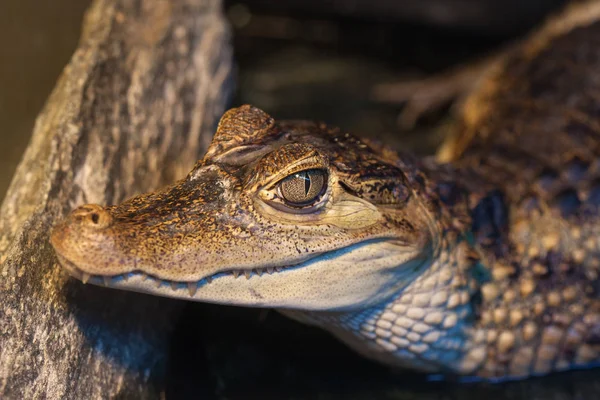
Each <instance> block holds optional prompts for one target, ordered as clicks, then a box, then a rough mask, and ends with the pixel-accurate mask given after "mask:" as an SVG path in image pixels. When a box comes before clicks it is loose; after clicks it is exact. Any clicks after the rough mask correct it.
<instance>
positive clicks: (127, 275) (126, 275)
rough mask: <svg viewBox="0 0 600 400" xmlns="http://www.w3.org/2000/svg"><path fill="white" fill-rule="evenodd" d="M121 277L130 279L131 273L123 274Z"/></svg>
mask: <svg viewBox="0 0 600 400" xmlns="http://www.w3.org/2000/svg"><path fill="white" fill-rule="evenodd" d="M121 278H123V280H124V281H126V280H127V279H129V274H123V275H121Z"/></svg>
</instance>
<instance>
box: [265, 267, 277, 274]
mask: <svg viewBox="0 0 600 400" xmlns="http://www.w3.org/2000/svg"><path fill="white" fill-rule="evenodd" d="M267 272H268V273H269V275H271V274H272V273H273V272H275V269H274V268H273V267H267Z"/></svg>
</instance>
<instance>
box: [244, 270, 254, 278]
mask: <svg viewBox="0 0 600 400" xmlns="http://www.w3.org/2000/svg"><path fill="white" fill-rule="evenodd" d="M244 275H246V279H250V275H252V271H248V270H246V271H244Z"/></svg>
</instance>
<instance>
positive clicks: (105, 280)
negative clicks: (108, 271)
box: [102, 276, 112, 286]
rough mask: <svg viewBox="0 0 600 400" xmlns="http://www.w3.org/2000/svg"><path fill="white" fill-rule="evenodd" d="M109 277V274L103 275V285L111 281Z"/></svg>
mask: <svg viewBox="0 0 600 400" xmlns="http://www.w3.org/2000/svg"><path fill="white" fill-rule="evenodd" d="M111 279H112V278H111V277H110V276H103V277H102V280H103V281H104V286H108V285H110V281H111Z"/></svg>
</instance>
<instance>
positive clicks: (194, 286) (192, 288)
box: [187, 282, 198, 296]
mask: <svg viewBox="0 0 600 400" xmlns="http://www.w3.org/2000/svg"><path fill="white" fill-rule="evenodd" d="M187 287H188V292H189V293H190V296H194V295H195V294H196V291H197V290H198V284H196V282H188V284H187Z"/></svg>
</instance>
